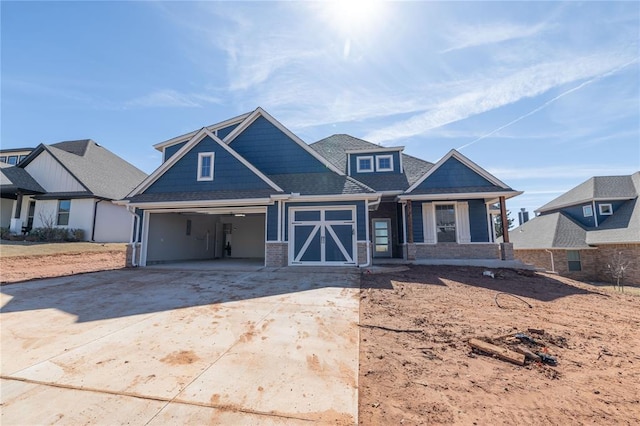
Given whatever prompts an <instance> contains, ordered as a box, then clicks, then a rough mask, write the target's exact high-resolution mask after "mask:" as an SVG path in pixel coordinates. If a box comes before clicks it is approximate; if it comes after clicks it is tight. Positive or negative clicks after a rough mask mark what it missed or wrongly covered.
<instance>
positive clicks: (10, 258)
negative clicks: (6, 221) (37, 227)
mask: <svg viewBox="0 0 640 426" xmlns="http://www.w3.org/2000/svg"><path fill="white" fill-rule="evenodd" d="M125 252H126V246H125V244H98V243H60V244H16V243H7V244H5V243H4V241H3V243H2V246H1V247H0V282H1V283H3V284H5V283H15V282H20V281H27V280H32V279H36V278H49V277H60V276H64V275H73V274H79V273H83V272H94V271H105V270H109V269H119V268H124V266H125Z"/></svg>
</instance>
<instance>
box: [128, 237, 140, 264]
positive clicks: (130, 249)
mask: <svg viewBox="0 0 640 426" xmlns="http://www.w3.org/2000/svg"><path fill="white" fill-rule="evenodd" d="M134 245H135V247H136V261H135V263H136V266H138V265H140V247H141V246H142V244H140V243H129V244H127V252H126V254H125V256H126V260H125V262H126V263H125V266H126V267H127V268H133V246H134Z"/></svg>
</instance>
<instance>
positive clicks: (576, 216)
mask: <svg viewBox="0 0 640 426" xmlns="http://www.w3.org/2000/svg"><path fill="white" fill-rule="evenodd" d="M582 206H592V204H591V203H590V202H589V203H584V204H580V205H578V206H571V207H565V208H564V209H562V210H554V211H553V212H551V213H555V212H557V211H562V212H563V213H564V214H566V215H567V216H569V217H570V218H572V219H573V220H575V221H576V222H578V223H580V224H582V225H583V226H586V227H589V228H590V227H593V226H596V221H595V219H594V216H589V217H584V214H583V212H582ZM597 208H598V207H597V206H596V209H597ZM594 215H595V212H594Z"/></svg>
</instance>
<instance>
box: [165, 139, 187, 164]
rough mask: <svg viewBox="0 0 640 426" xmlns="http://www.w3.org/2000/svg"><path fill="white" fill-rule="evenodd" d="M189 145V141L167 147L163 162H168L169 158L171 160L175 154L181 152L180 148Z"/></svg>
mask: <svg viewBox="0 0 640 426" xmlns="http://www.w3.org/2000/svg"><path fill="white" fill-rule="evenodd" d="M186 143H187V141H184V142H181V143H177V144H175V145H169V146H168V147H166V148H165V149H164V151H163V158H162V162H165V161H167V160H168V159H169V158H171V157H172V156H173V154H175V153H176V152H178V151H179V150H180V148H182V147H183V146H185V145H186Z"/></svg>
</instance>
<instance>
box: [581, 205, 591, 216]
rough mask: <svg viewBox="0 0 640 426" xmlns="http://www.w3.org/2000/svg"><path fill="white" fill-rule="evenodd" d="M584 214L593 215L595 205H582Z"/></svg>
mask: <svg viewBox="0 0 640 426" xmlns="http://www.w3.org/2000/svg"><path fill="white" fill-rule="evenodd" d="M582 216H584V217H591V216H593V207H591V205H590V204H589V205H587V206H582Z"/></svg>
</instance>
